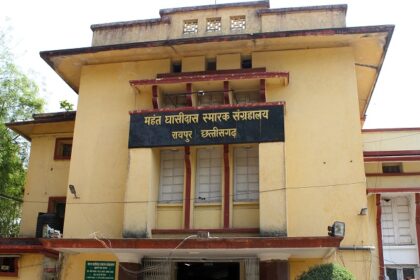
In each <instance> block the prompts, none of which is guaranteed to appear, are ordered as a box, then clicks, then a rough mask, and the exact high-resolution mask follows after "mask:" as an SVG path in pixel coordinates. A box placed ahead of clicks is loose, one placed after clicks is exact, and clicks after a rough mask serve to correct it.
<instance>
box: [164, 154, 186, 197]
mask: <svg viewBox="0 0 420 280" xmlns="http://www.w3.org/2000/svg"><path fill="white" fill-rule="evenodd" d="M183 192H184V153H183V150H181V149H179V150H178V149H177V150H162V151H161V152H160V186H159V202H160V203H181V202H182V197H183Z"/></svg>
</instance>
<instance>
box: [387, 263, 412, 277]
mask: <svg viewBox="0 0 420 280" xmlns="http://www.w3.org/2000/svg"><path fill="white" fill-rule="evenodd" d="M386 276H388V278H387V279H389V280H406V279H418V269H417V268H416V267H414V266H413V267H405V266H399V265H394V266H392V267H386Z"/></svg>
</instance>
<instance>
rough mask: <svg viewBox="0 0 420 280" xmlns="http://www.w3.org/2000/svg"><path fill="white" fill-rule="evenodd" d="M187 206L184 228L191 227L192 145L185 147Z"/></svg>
mask: <svg viewBox="0 0 420 280" xmlns="http://www.w3.org/2000/svg"><path fill="white" fill-rule="evenodd" d="M184 159H185V169H186V176H187V177H186V178H185V197H184V199H185V204H184V205H185V208H184V228H185V229H189V228H190V214H191V161H190V147H188V146H186V147H185V157H184Z"/></svg>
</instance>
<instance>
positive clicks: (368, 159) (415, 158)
mask: <svg viewBox="0 0 420 280" xmlns="http://www.w3.org/2000/svg"><path fill="white" fill-rule="evenodd" d="M364 160H365V162H373V161H374V162H376V161H419V160H420V156H400V157H388V156H385V157H365V158H364Z"/></svg>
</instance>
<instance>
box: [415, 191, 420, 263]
mask: <svg viewBox="0 0 420 280" xmlns="http://www.w3.org/2000/svg"><path fill="white" fill-rule="evenodd" d="M416 233H417V253H418V255H419V260H420V241H419V240H420V193H416Z"/></svg>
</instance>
